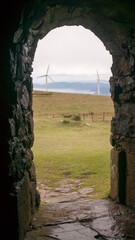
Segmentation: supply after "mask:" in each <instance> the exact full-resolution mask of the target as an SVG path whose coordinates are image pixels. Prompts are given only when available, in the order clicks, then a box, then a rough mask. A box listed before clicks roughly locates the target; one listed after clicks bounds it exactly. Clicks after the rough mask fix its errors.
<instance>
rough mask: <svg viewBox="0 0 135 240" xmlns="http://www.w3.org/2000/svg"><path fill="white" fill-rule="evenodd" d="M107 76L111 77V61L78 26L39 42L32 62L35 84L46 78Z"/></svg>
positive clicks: (107, 54) (103, 50)
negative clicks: (50, 76)
mask: <svg viewBox="0 0 135 240" xmlns="http://www.w3.org/2000/svg"><path fill="white" fill-rule="evenodd" d="M49 64H50V69H49V74H50V75H53V74H77V75H78V74H96V70H97V71H98V72H99V74H108V75H110V76H111V70H110V68H111V65H112V57H111V55H110V54H109V52H108V51H107V50H106V49H105V47H104V45H103V43H102V42H101V41H100V40H99V39H98V38H97V37H96V36H95V35H94V34H93V33H92V32H91V31H89V30H87V29H85V28H83V27H82V26H79V27H77V26H72V27H71V26H70V27H67V26H65V27H61V28H56V29H54V30H52V31H50V32H49V33H48V34H47V35H46V37H45V38H44V39H42V40H39V42H38V46H37V49H36V53H35V58H34V62H33V74H32V76H33V78H34V81H35V82H38V81H40V82H41V81H44V80H43V79H38V78H37V77H38V76H40V75H43V74H46V70H47V66H48V65H49Z"/></svg>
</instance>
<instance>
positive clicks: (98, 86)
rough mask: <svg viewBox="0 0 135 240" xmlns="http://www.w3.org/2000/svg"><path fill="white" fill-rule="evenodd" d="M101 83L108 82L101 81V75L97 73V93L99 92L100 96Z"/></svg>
mask: <svg viewBox="0 0 135 240" xmlns="http://www.w3.org/2000/svg"><path fill="white" fill-rule="evenodd" d="M100 82H107V81H105V80H101V79H100V77H99V73H98V71H97V90H98V91H97V92H98V95H100V85H99V83H100Z"/></svg>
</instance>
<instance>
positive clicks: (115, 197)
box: [110, 148, 119, 202]
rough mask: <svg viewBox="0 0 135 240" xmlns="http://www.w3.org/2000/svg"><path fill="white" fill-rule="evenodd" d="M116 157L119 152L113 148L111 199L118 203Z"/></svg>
mask: <svg viewBox="0 0 135 240" xmlns="http://www.w3.org/2000/svg"><path fill="white" fill-rule="evenodd" d="M118 156H119V152H118V151H117V150H115V149H114V148H113V149H112V150H111V193H110V195H111V198H112V199H113V200H115V201H117V202H118V201H119V196H118V181H119V180H118Z"/></svg>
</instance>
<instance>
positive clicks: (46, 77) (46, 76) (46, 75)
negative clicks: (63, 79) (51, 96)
mask: <svg viewBox="0 0 135 240" xmlns="http://www.w3.org/2000/svg"><path fill="white" fill-rule="evenodd" d="M49 68H50V64H49V65H48V67H47V71H46V74H45V75H42V76H39V77H38V78H42V77H45V79H46V92H48V78H49V79H50V80H51V81H52V82H54V81H53V79H52V78H51V77H50V76H49V75H48V72H49Z"/></svg>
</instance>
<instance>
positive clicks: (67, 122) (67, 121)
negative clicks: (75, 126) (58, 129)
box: [62, 119, 70, 124]
mask: <svg viewBox="0 0 135 240" xmlns="http://www.w3.org/2000/svg"><path fill="white" fill-rule="evenodd" d="M62 122H63V123H64V124H69V123H70V121H69V120H66V119H64V120H63V121H62Z"/></svg>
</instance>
